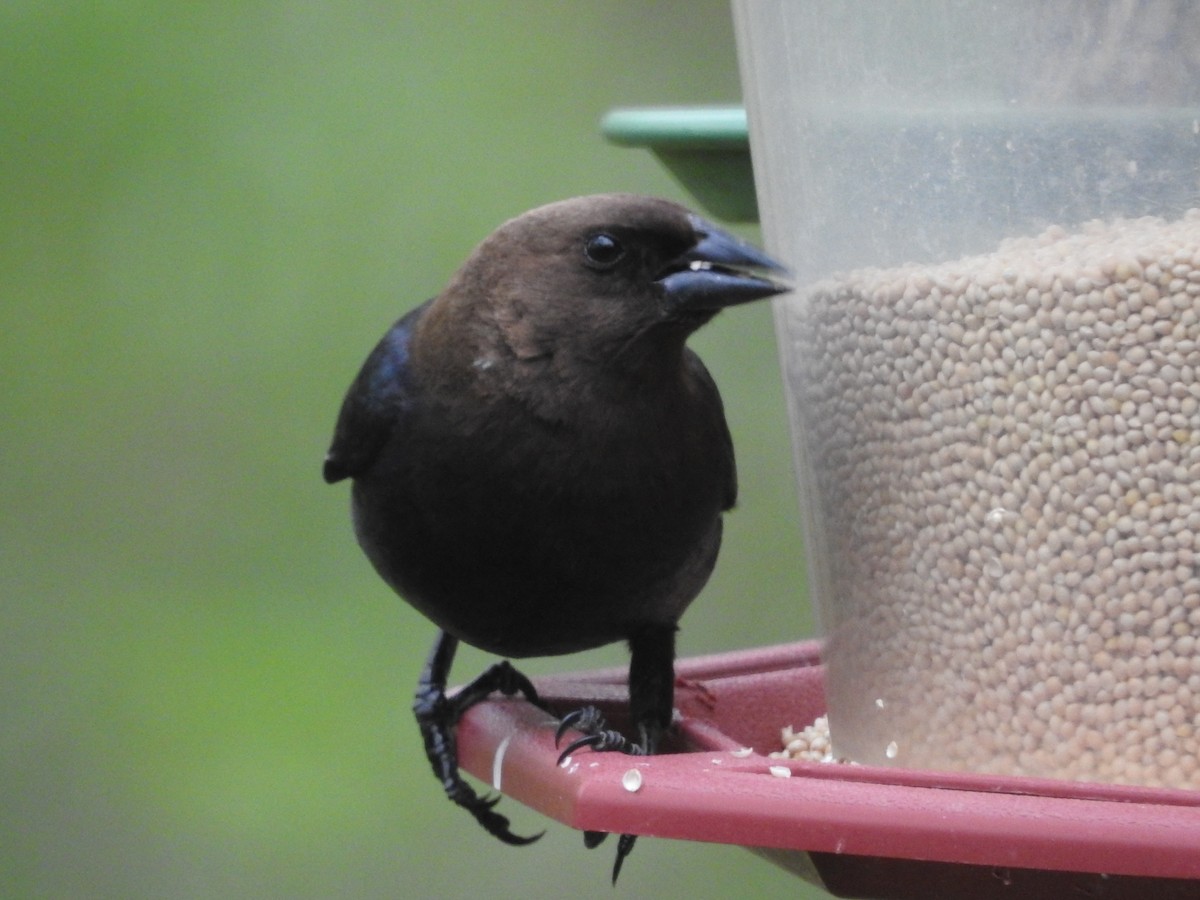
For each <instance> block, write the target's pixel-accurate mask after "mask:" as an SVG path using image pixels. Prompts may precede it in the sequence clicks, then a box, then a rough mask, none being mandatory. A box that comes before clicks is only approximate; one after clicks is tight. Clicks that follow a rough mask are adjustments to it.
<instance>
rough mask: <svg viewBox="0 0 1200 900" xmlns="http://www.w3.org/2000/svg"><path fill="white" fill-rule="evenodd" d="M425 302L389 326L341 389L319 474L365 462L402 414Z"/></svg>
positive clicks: (333, 474) (353, 470)
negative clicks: (414, 337) (410, 352)
mask: <svg viewBox="0 0 1200 900" xmlns="http://www.w3.org/2000/svg"><path fill="white" fill-rule="evenodd" d="M430 302H432V301H427V302H425V303H422V304H421V305H420V306H418V307H417V308H416V309H414V310H412V311H410V312H409V313H407V314H406V315H405V316H404V317H403V318H401V319H400V320H399V321H398V322H396V324H395V325H393V326H392V327H391V328H390V329H389V330H388V332H387V334H385V335H384V336H383V338H382V340H380V342H379V343H378V344H376V345H375V349H374V350H372V351H371V355H370V356H368V357H367V360H366V362H364V363H363V367H362V369H361V370H359V373H358V377H357V378H355V379H354V383H353V384H351V385H350V389H349V390H348V391H347V392H346V399H345V400H343V401H342V409H341V412H339V413H338V420H337V426H336V427H335V428H334V431H333V442H332V443H331V444H330V446H329V452H328V453H326V454H325V468H324V476H325V480H326V481H327V482H329V483H330V484H333V483H334V482H335V481H341V480H342V479H343V478H350V477H353V476H355V475H360V474H362V473H363V472H365V471H366V470H367V469H368V468H370V466H371V464H372V463H373V462H374V461H375V457H376V456H377V455H378V454H379V451H380V450H381V449H382V447H383V445H384V444H385V443H387V440H388V437H389V436H390V435H391V433H392V431H393V430H395V428H396V427H397V425H398V424H399V423H400V422H401V421H402V420H403V413H404V410H405V408H406V407H407V405H408V402H409V394H410V391H411V385H410V371H409V359H408V345H409V339H410V338H411V336H412V331H413V328H414V326H415V325H416V323H417V320H418V319H420V318H421V315H422V314H423V313H424V312H425V310H426V308H427V307H428V306H429V303H430Z"/></svg>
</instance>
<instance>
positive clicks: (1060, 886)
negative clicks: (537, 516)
mask: <svg viewBox="0 0 1200 900" xmlns="http://www.w3.org/2000/svg"><path fill="white" fill-rule="evenodd" d="M625 674H626V673H625V670H623V669H612V670H603V671H597V672H589V673H580V674H573V675H562V676H554V677H549V678H542V679H538V680H537V687H538V690H539V692H541V694H542V697H543V698H544V699H545V700H546V702H547V704H548V705H549V706H550V707H551V708H552V709H554V710H555V711H557V712H566V711H569V710H571V709H576V708H578V707H579V706H582V705H585V704H594V705H596V706H598V707H600V708H601V710H602V711H603V712H604V713H605V715H606V716H607V717H609V721H610V723H611V724H612V725H613V726H614V727H618V728H620V727H622V726H623V725H624V724H626V722H625V703H626V699H627V696H626V689H625ZM676 676H677V677H676V708H677V710H678V712H679V718H678V720H677V723H676V728H675V734H674V736H673V740H674V744H672V745H671V746H668V747H666V748H664V753H663V754H661V755H657V756H652V757H631V756H625V755H622V754H616V753H594V752H591V751H589V750H582V751H580V752H578V753H576V754H575V755H574V756H573V757H572V758H570V759H568V760H566V761H564V764H563V765H562V766H559V765H558V764H557V762H556V760H557V757H558V753H559V751H558V750H557V749H556V748H555V744H554V731H555V728H556V725H557V722H556V721H555V720H554V719H552V718H551V717H550V716H549V715H547V714H546V713H545V712H543V711H542V710H540V709H537V708H536V707H534V706H532V705H531V704H529V703H527V702H525V701H522V700H515V699H495V700H491V701H488V702H487V703H483V704H480V705H479V706H476V707H475V708H473V709H472V710H470V712H469V713H468V714H467V715H466V716H465V717H464V718H463V721H462V723H461V724H460V726H459V732H458V747H459V756H460V760H461V763H462V766H463V768H464V769H466V770H467V771H468V772H470V773H471V774H473V775H475V776H476V777H477V778H480V779H482V780H483V781H485V782H487V783H489V784H491V785H492V786H493V787H495V788H496V789H498V790H502V791H503V792H504V793H505V794H506V795H508V796H509V797H512V798H515V799H516V800H518V801H520V802H522V803H524V804H526V805H528V806H530V807H532V808H533V809H536V810H538V811H539V812H541V813H543V814H544V815H547V816H549V817H551V818H553V819H556V820H558V821H559V822H562V823H563V824H565V825H569V826H571V827H572V828H579V829H588V830H598V831H609V832H618V833H628V834H639V835H653V836H655V837H665V838H677V839H682V840H692V841H711V842H714V843H722V844H739V845H742V846H745V847H748V848H750V849H752V850H754V851H755V852H757V853H760V854H762V855H763V856H766V857H767V858H769V859H771V860H772V861H774V862H776V863H779V864H780V865H782V866H784V867H786V868H787V869H789V870H791V871H793V872H795V873H796V874H798V875H800V876H801V877H803V878H805V879H806V880H809V881H812V882H813V883H815V884H818V885H820V886H821V887H823V888H825V889H826V890H828V891H829V892H831V893H832V894H834V895H835V896H838V897H856V898H877V900H910V898H911V900H927V898H929V897H934V896H936V897H939V898H947V900H952V898H958V897H962V898H971V900H986V898H1010V900H1011V898H1018V897H1019V898H1021V900H1038V898H1046V900H1061V898H1064V897H1102V898H1105V900H1124V898H1147V900H1151V898H1152V900H1171V898H1191V900H1195V898H1198V897H1200V792H1193V791H1182V790H1164V789H1151V788H1137V787H1127V786H1120V785H1104V784H1092V783H1083V782H1066V781H1054V780H1048V779H1034V778H1018V777H1001V776H990V775H975V774H966V773H946V772H929V771H914V770H904V769H891V768H879V767H873V766H856V765H839V764H834V763H814V762H798V761H790V760H780V759H772V758H769V757H768V756H767V755H766V754H768V753H769V752H771V751H772V750H775V749H778V748H779V746H780V729H781V728H782V727H783V726H784V725H788V724H791V725H794V726H795V727H796V728H799V727H800V726H802V725H805V724H808V723H810V722H812V721H813V720H814V719H815V718H817V717H818V716H820V715H822V714H823V713H824V710H825V700H824V669H823V667H822V666H821V663H820V645H819V643H818V642H815V641H809V642H804V643H798V644H790V645H782V646H778V647H769V648H764V649H758V650H752V651H746V652H737V653H728V654H721V655H716V656H707V657H699V658H695V659H690V660H680V661H679V662H678V663H677V664H676ZM743 748H751V752H747V750H746V749H743ZM633 771H636V772H637V773H639V775H640V778H639V777H638V776H636V775H631V774H630V773H631V772H633ZM785 776H786V777H785Z"/></svg>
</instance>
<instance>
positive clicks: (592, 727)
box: [554, 706, 605, 747]
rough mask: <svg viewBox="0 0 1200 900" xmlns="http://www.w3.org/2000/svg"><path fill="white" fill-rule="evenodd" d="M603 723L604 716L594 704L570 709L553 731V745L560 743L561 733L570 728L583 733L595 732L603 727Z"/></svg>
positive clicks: (563, 733)
mask: <svg viewBox="0 0 1200 900" xmlns="http://www.w3.org/2000/svg"><path fill="white" fill-rule="evenodd" d="M604 724H605V723H604V716H602V715H601V714H600V710H598V709H596V707H594V706H583V707H580V708H579V709H576V710H572V711H571V712H569V713H567V714H566V715H565V716H563V717H562V719H561V720H560V721H559V723H558V730H557V731H555V732H554V746H556V747H557V746H558V745H559V744H561V743H562V739H563V735H565V734H566V733H567V732H568V731H570V730H571V729H572V728H574V729H575V730H576V731H582V732H583V733H584V734H595V733H596V732H597V731H598V730H601V729H603V728H604Z"/></svg>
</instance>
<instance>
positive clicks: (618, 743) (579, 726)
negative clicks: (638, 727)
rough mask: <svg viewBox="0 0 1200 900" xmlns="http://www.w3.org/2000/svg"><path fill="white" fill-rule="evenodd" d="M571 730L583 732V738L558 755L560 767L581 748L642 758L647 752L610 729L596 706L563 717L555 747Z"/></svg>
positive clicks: (556, 734)
mask: <svg viewBox="0 0 1200 900" xmlns="http://www.w3.org/2000/svg"><path fill="white" fill-rule="evenodd" d="M571 729H574V730H575V731H578V732H581V733H582V735H583V737H579V738H576V739H575V740H573V741H571V743H569V744H567V746H566V748H565V749H564V750H563V751H562V753H560V754H559V755H558V764H559V765H560V766H561V765H562V764H563V760H565V759H566V758H567V757H568V756H570V755H571V754H572V753H574V752H575V751H576V750H578V749H580V748H581V747H590V748H591V749H592V750H595V751H597V752H603V751H615V752H617V753H627V754H629V755H630V756H641V755H643V754H644V753H645V752H646V751H645V749H644V748H643V747H641V746H640V745H639V744H637V743H635V742H634V741H631V740H629V738H627V737H625V735H623V734H621V732H619V731H614V730H612V729H611V728H609V727H608V723H607V722H605V721H604V715H603V714H602V713H601V712H600V710H598V709H596V707H594V706H585V707H583V708H582V709H577V710H575V711H574V712H569V713H567V714H566V715H565V716H563V717H562V720H561V721H560V722H559V724H558V731H557V732H555V735H554V744H555V746H558V744H560V743H561V742H562V739H563V735H565V734H566V733H567V732H568V731H570V730H571Z"/></svg>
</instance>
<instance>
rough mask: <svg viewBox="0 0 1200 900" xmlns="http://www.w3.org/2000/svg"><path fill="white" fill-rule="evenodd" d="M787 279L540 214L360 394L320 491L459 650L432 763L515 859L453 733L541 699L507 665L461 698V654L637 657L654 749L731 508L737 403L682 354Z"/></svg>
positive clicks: (388, 338)
mask: <svg viewBox="0 0 1200 900" xmlns="http://www.w3.org/2000/svg"><path fill="white" fill-rule="evenodd" d="M780 272H781V270H780V269H779V267H778V266H777V265H776V264H775V263H774V262H772V261H771V260H770V259H768V258H767V257H766V256H764V255H763V254H761V252H759V251H757V250H756V249H754V248H752V247H749V246H747V245H745V244H743V243H741V242H740V241H738V240H737V239H735V238H733V237H732V236H730V235H728V234H726V233H724V232H722V231H721V230H720V229H717V228H715V227H714V226H712V225H711V224H709V223H707V222H705V221H704V220H702V219H700V218H699V217H697V216H694V215H693V214H691V213H689V212H688V211H687V210H685V209H684V208H682V207H680V206H678V205H676V204H674V203H670V202H667V201H664V200H656V199H652V198H645V197H637V196H632V195H621V194H615V195H599V196H593V197H581V198H576V199H573V200H567V201H563V202H561V203H556V204H551V205H549V206H545V207H540V208H538V209H536V210H533V211H531V212H529V213H526V214H525V215H523V216H520V217H518V218H516V219H513V220H511V221H509V222H507V223H505V224H504V225H502V226H501V227H500V228H499V229H497V230H496V231H495V232H494V233H493V234H492V235H491V236H489V237H488V238H487V239H486V240H484V242H483V243H482V244H480V245H479V247H478V248H476V250H475V251H474V252H473V253H472V255H471V256H470V257H469V258H468V260H467V261H466V262H465V263H464V265H463V266H462V268H461V269H459V271H458V272H457V273H456V274H455V275H454V277H453V278H452V279H451V281H450V283H449V284H448V285H447V287H446V289H445V290H444V291H443V292H442V293H441V294H439V295H438V296H437V297H436V298H434V299H433V300H431V301H429V302H427V303H425V304H423V305H422V306H419V307H417V308H416V309H414V310H413V311H412V312H410V313H408V314H407V315H406V316H404V317H403V318H402V319H400V321H399V322H397V323H396V324H395V325H394V326H393V327H392V329H391V330H390V331H389V332H388V333H387V334H386V335H385V336H384V338H383V339H382V340H381V341H380V343H379V344H378V345H377V346H376V348H375V349H374V351H373V352H372V353H371V355H370V356H369V357H368V359H367V361H366V363H365V364H364V365H363V368H362V370H361V372H360V373H359V375H358V377H357V378H356V379H355V380H354V382H353V384H352V385H351V387H350V389H349V391H348V393H347V395H346V398H345V401H344V402H343V405H342V410H341V414H340V416H339V418H338V422H337V426H336V430H335V434H334V438H333V443H332V446H331V447H330V450H329V453H328V456H327V458H326V461H325V470H324V474H325V479H326V480H327V481H329V482H334V481H338V480H340V479H343V478H347V477H350V478H352V479H353V488H352V509H353V520H354V527H355V531H356V534H357V536H358V540H359V543H360V544H361V546H362V548H363V550H364V551H365V552H366V554H367V556H368V558H369V559H370V560H371V562H372V563H373V564H374V566H375V568H376V570H377V571H378V572H379V574H380V575H381V576H382V577H383V578H384V580H385V581H387V582H388V584H390V585H391V586H392V587H393V588H394V589H395V590H396V591H397V592H398V593H399V594H400V595H401V596H402V597H404V599H406V600H407V601H408V602H409V603H411V604H412V605H413V606H414V607H416V608H417V609H418V610H420V611H421V612H422V613H424V614H425V615H426V616H427V617H428V618H429V619H430V620H431V621H433V622H434V623H435V624H436V625H437V626H438V627H439V628H440V629H442V632H443V635H442V636H441V637H440V638H439V641H438V642H437V644H436V645H435V650H434V654H433V655H432V656H431V658H430V662H429V664H428V665H427V667H426V670H425V672H424V674H423V676H422V680H421V689H420V690H419V692H418V699H417V703H416V704H415V709H416V712H417V717H418V721H419V723H420V724H421V728H422V733H423V735H424V738H425V743H426V749H427V751H428V752H429V755H430V761H431V763H432V764H433V765H434V768H435V771H437V772H438V775H439V778H440V779H441V780H442V782H443V785H444V786H445V788H446V790H447V793H448V794H450V796H451V797H452V799H454V800H455V802H457V803H459V804H460V805H463V806H464V807H466V808H468V809H469V810H471V811H472V813H473V814H475V815H476V818H478V819H479V820H480V822H481V823H482V824H484V826H485V827H486V828H488V830H489V831H491V832H492V833H493V834H496V835H497V836H499V837H501V838H503V839H505V840H510V841H511V842H521V841H522V839H520V838H517V837H516V836H515V835H513V834H512V833H511V832H510V831H509V830H508V824H507V821H506V820H505V819H504V818H503V817H502V816H500V815H499V814H497V813H495V811H494V810H492V808H491V805H492V801H489V800H485V799H482V798H478V797H476V796H475V795H474V792H473V791H471V789H470V788H469V787H467V786H466V785H465V783H463V782H462V781H461V779H459V778H458V775H457V758H456V756H455V751H454V745H453V737H454V735H453V729H454V723H455V722H456V721H457V718H458V716H459V715H461V713H462V710H463V709H465V707H466V706H467V705H469V704H470V703H471V702H476V701H477V700H478V699H480V698H481V697H482V696H483V695H485V694H486V692H487V691H488V690H490V689H492V688H496V689H500V690H504V691H506V692H508V693H524V694H526V695H527V696H529V697H530V698H531V699H535V700H536V696H535V695H534V694H533V691H532V686H531V685H528V683H527V682H524V681H523V680H522V681H521V682H517V681H514V680H513V677H512V676H513V674H514V673H515V670H511V667H509V668H507V669H505V668H503V667H499V668H498V669H496V670H492V671H490V672H489V673H485V677H484V678H483V679H482V681H480V682H479V683H477V684H476V685H474V688H475V689H474V690H472V691H470V692H469V693H470V695H471V696H470V698H469V702H465V701H462V700H460V701H459V702H458V703H457V704H455V702H454V700H453V699H450V700H447V698H446V697H445V694H444V687H445V680H446V677H447V674H448V671H449V666H450V662H451V661H452V659H453V653H454V649H455V646H456V644H457V641H458V640H462V641H466V642H467V643H469V644H472V645H474V646H476V647H479V648H481V649H484V650H487V651H490V652H492V653H496V654H498V655H501V656H506V657H526V656H543V655H552V654H560V653H570V652H574V651H578V650H583V649H587V648H590V647H596V646H600V645H603V644H607V643H611V642H614V641H620V640H624V641H628V642H629V643H630V648H631V676H630V703H631V714H632V718H633V721H634V722H635V723H636V725H637V726H638V731H639V733H638V737H637V738H636V740H635V742H634V743H633V744H632V745H629V746H625V747H623V748H622V749H626V750H633V751H635V752H636V751H642V752H654V750H655V749H656V747H657V744H658V739H659V736H660V735H661V733H662V731H663V730H665V729H666V728H667V727H668V726H669V724H670V716H671V694H672V683H673V674H672V663H673V659H674V632H675V629H676V624H677V622H678V621H679V618H680V616H681V615H682V614H683V612H684V610H685V609H686V607H687V605H688V604H689V603H690V602H691V601H692V599H693V598H694V597H695V596H696V594H697V593H699V591H700V589H701V588H702V587H703V586H704V583H705V582H706V581H707V579H708V577H709V574H710V573H711V571H712V568H713V565H714V564H715V561H716V557H717V551H718V548H719V546H720V541H721V515H722V513H723V512H724V511H726V510H728V509H729V508H730V507H731V506H732V505H733V503H734V501H735V499H736V495H737V486H736V476H735V468H734V458H733V446H732V442H731V440H730V436H729V431H728V428H727V426H726V424H725V418H724V413H723V410H722V406H721V400H720V396H719V394H718V392H717V388H716V385H715V384H714V383H713V380H712V378H711V377H710V376H709V374H708V372H707V370H706V369H705V368H704V365H703V364H702V363H701V361H700V359H699V358H698V357H697V356H696V355H695V354H694V353H692V352H691V351H690V350H689V349H688V348H687V347H686V346H685V344H684V342H685V340H686V339H687V337H688V335H689V334H691V333H692V332H693V331H695V329H697V328H699V327H700V326H701V325H703V324H704V323H705V322H707V321H708V320H709V319H711V318H712V316H713V315H715V314H716V312H717V311H718V310H719V309H720V308H722V307H724V306H727V305H731V304H734V303H741V302H746V301H749V300H754V299H758V298H760V297H766V296H770V295H772V294H776V293H779V292H780V291H782V290H785V289H786V287H785V285H783V284H782V282H780V281H778V280H777V278H776V277H775V276H777V275H778V274H779V273H780ZM518 677H519V676H518ZM588 721H591V720H590V719H589V720H588ZM594 730H599V729H594ZM591 738H592V743H593V744H601V743H602V742H601V741H599V740H598V739H596V738H595V737H594V735H592V736H591ZM603 746H606V747H607V746H611V742H608V743H603ZM630 846H632V839H631V838H627V839H625V840H624V841H623V844H622V849H621V852H620V854H619V858H618V866H619V864H620V858H621V857H623V855H624V854H625V853H627V852H628V849H629V847H630Z"/></svg>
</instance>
